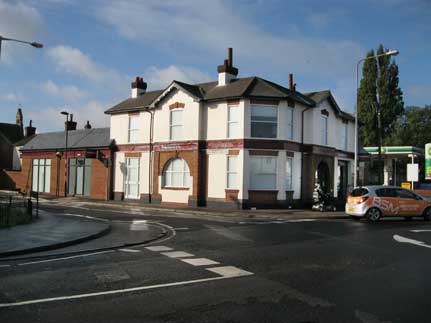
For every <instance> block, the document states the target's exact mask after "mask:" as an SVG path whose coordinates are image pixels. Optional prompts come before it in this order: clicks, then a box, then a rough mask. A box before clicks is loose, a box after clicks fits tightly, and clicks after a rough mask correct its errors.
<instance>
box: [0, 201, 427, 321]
mask: <svg viewBox="0 0 431 323" xmlns="http://www.w3.org/2000/svg"><path fill="white" fill-rule="evenodd" d="M62 211H63V212H65V213H66V212H69V213H77V212H79V213H80V214H82V215H92V216H98V217H103V218H107V219H110V220H113V221H115V223H118V224H120V223H123V227H122V228H119V229H118V231H117V230H114V233H113V234H114V237H113V238H112V240H106V239H105V240H99V241H98V240H95V241H93V242H87V243H86V244H83V245H81V246H73V247H70V248H65V249H62V250H61V252H60V251H55V252H54V251H52V252H49V253H43V254H36V255H30V257H26V258H25V259H24V258H23V259H18V260H7V261H2V262H0V275H1V276H0V277H1V279H0V321H1V322H8V323H9V322H62V323H66V322H102V321H103V322H292V323H299V322H302V323H304V322H331V323H333V322H343V323H344V322H349V323H350V322H369V323H378V322H429V321H430V320H431V319H430V317H431V309H430V306H429V305H428V304H429V300H428V293H427V291H428V290H429V289H430V288H431V279H430V275H429V272H431V262H430V261H429V259H430V256H431V249H430V248H431V246H429V245H431V243H430V242H431V225H430V224H427V223H426V222H423V221H420V220H417V221H410V222H407V221H403V220H395V221H392V220H391V221H381V222H380V223H376V224H371V223H367V222H366V221H353V220H335V219H331V220H324V219H322V220H315V221H298V220H295V221H288V220H286V221H273V222H265V221H254V220H235V219H226V220H221V219H210V218H208V219H196V218H187V217H185V216H177V217H174V216H170V215H163V214H158V215H157V216H154V215H151V214H147V215H146V214H145V213H144V215H142V214H136V213H135V214H132V213H127V212H126V211H125V213H123V214H122V213H119V212H110V211H107V210H83V209H79V210H77V209H73V208H67V209H62ZM144 219H147V220H150V221H151V223H152V225H159V226H162V227H164V228H167V230H168V231H169V234H168V235H167V236H166V237H165V238H164V240H162V241H157V242H154V243H152V244H149V245H137V246H132V247H130V248H129V247H128V248H112V249H109V248H107V247H108V246H109V241H111V243H112V246H115V245H116V244H117V242H118V241H120V240H122V241H126V242H127V241H133V242H137V241H139V239H138V235H139V232H138V233H137V232H136V230H130V232H128V230H126V229H125V227H124V224H127V227H128V228H132V222H131V221H133V220H140V221H142V220H144ZM118 221H121V222H118ZM135 223H138V222H135ZM144 227H145V226H144ZM428 230H429V231H428ZM138 231H139V230H138ZM400 237H401V238H400ZM415 241H416V243H415ZM98 248H103V251H99V252H98V251H97V249H98ZM89 250H91V251H89ZM59 253H62V254H61V255H59Z"/></svg>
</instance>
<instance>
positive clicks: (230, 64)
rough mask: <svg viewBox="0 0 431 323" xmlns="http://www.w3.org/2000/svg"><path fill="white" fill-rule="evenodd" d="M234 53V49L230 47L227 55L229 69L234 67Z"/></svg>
mask: <svg viewBox="0 0 431 323" xmlns="http://www.w3.org/2000/svg"><path fill="white" fill-rule="evenodd" d="M232 51H233V49H232V47H229V48H228V49H227V54H228V66H229V67H232V66H233V65H232V64H233V61H232Z"/></svg>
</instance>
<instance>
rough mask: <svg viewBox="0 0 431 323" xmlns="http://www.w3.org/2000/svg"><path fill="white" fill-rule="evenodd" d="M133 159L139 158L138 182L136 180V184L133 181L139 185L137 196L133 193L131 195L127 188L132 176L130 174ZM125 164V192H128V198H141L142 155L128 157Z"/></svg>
mask: <svg viewBox="0 0 431 323" xmlns="http://www.w3.org/2000/svg"><path fill="white" fill-rule="evenodd" d="M132 159H134V160H135V159H137V160H138V166H137V169H138V179H137V182H136V184H135V183H133V184H134V185H137V186H138V187H137V193H138V194H137V196H132V195H129V193H130V192H129V190H128V189H127V186H128V185H130V176H129V174H130V172H129V169H130V168H131V167H130V160H132ZM125 165H126V174H125V178H124V192H125V194H126V196H125V197H126V198H129V199H139V198H140V187H141V158H140V157H126V160H125Z"/></svg>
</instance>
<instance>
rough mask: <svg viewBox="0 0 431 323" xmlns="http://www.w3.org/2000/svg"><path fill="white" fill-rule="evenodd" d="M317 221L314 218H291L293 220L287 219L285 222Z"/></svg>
mask: <svg viewBox="0 0 431 323" xmlns="http://www.w3.org/2000/svg"><path fill="white" fill-rule="evenodd" d="M314 221H317V220H316V219H293V220H287V221H286V222H290V223H295V222H314Z"/></svg>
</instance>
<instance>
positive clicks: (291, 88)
mask: <svg viewBox="0 0 431 323" xmlns="http://www.w3.org/2000/svg"><path fill="white" fill-rule="evenodd" d="M289 90H294V85H293V74H292V73H289Z"/></svg>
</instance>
